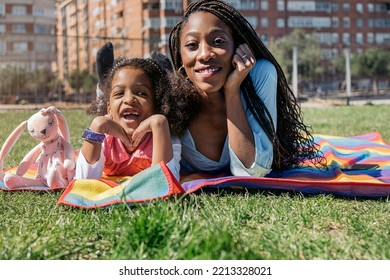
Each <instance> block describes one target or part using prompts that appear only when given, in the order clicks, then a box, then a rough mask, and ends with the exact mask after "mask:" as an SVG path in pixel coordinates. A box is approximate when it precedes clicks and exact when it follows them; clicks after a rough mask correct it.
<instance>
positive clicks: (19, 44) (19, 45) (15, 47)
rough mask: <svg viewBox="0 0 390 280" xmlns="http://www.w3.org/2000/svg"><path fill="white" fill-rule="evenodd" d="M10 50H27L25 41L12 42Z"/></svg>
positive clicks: (18, 51)
mask: <svg viewBox="0 0 390 280" xmlns="http://www.w3.org/2000/svg"><path fill="white" fill-rule="evenodd" d="M12 50H13V52H15V53H24V52H27V50H28V44H27V42H15V43H13V44H12Z"/></svg>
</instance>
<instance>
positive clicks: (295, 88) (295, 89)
mask: <svg viewBox="0 0 390 280" xmlns="http://www.w3.org/2000/svg"><path fill="white" fill-rule="evenodd" d="M292 86H293V93H294V96H295V98H298V46H294V47H293V74H292Z"/></svg>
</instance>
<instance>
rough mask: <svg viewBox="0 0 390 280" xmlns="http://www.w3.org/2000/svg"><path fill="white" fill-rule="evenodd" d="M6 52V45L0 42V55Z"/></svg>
mask: <svg viewBox="0 0 390 280" xmlns="http://www.w3.org/2000/svg"><path fill="white" fill-rule="evenodd" d="M6 52H7V45H6V43H5V42H0V54H2V55H4V54H5V53H6Z"/></svg>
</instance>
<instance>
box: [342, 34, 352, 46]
mask: <svg viewBox="0 0 390 280" xmlns="http://www.w3.org/2000/svg"><path fill="white" fill-rule="evenodd" d="M343 43H344V44H345V45H349V44H350V43H351V41H350V39H349V33H343Z"/></svg>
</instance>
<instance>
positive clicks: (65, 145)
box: [0, 106, 76, 189]
mask: <svg viewBox="0 0 390 280" xmlns="http://www.w3.org/2000/svg"><path fill="white" fill-rule="evenodd" d="M26 128H27V129H28V132H29V133H30V135H31V136H32V137H33V138H34V139H36V140H38V141H40V143H39V144H38V145H37V146H35V147H34V148H33V149H32V150H31V151H30V152H28V153H27V155H26V156H25V157H24V158H23V160H22V162H21V163H20V164H19V166H18V168H17V170H16V174H11V173H8V174H5V175H4V171H3V166H4V158H5V157H6V156H7V155H8V154H9V152H10V151H11V149H12V147H13V146H14V144H15V143H16V141H17V140H18V139H19V138H20V136H21V135H22V134H23V132H24V130H25V129H26ZM35 162H36V164H37V169H38V173H37V176H36V178H35V179H32V178H27V177H23V176H24V174H26V172H27V171H28V169H29V168H30V167H31V165H32V164H34V163H35ZM75 166H76V162H75V155H74V150H73V147H72V146H71V144H70V134H69V128H68V124H67V122H66V120H65V118H64V116H63V115H62V114H61V112H60V111H59V110H58V109H57V108H56V107H55V106H50V107H48V108H47V109H41V110H40V111H39V112H37V113H35V114H34V115H32V116H31V117H30V118H29V119H28V120H27V121H24V122H22V123H21V124H20V125H19V126H18V127H17V128H16V129H15V130H14V131H13V132H12V133H11V134H10V136H8V138H7V140H6V141H5V142H4V145H3V147H2V148H1V151H0V180H1V181H3V182H4V184H5V185H6V186H7V187H8V188H9V189H14V188H20V187H29V186H42V185H45V186H48V187H50V188H57V187H66V186H67V185H68V184H69V182H70V181H71V180H72V179H73V177H74V175H75Z"/></svg>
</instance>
